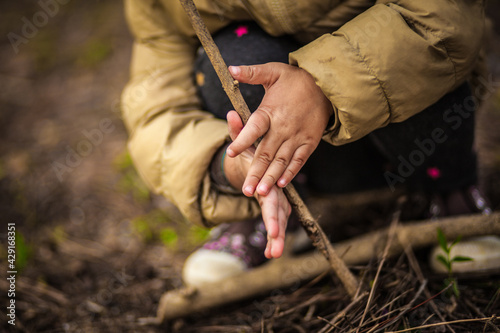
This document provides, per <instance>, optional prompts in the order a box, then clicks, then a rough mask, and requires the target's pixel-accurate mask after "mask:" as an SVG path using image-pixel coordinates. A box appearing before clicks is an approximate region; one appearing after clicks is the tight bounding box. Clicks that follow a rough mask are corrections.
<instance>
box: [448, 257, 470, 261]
mask: <svg viewBox="0 0 500 333" xmlns="http://www.w3.org/2000/svg"><path fill="white" fill-rule="evenodd" d="M451 261H452V262H463V261H474V259H472V258H471V257H464V256H455V257H453V259H451Z"/></svg>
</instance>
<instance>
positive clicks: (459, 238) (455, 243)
mask: <svg viewBox="0 0 500 333" xmlns="http://www.w3.org/2000/svg"><path fill="white" fill-rule="evenodd" d="M461 240H462V235H459V236H458V237H457V239H455V240H454V241H453V243H451V245H450V247H449V248H450V250H451V248H452V247H454V246H455V245H457V243H458V242H460V241H461Z"/></svg>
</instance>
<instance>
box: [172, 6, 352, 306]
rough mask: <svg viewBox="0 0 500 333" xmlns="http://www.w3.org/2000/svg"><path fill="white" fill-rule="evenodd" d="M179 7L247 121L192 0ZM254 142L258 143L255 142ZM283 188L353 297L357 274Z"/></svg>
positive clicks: (241, 102) (298, 200) (247, 115)
mask: <svg viewBox="0 0 500 333" xmlns="http://www.w3.org/2000/svg"><path fill="white" fill-rule="evenodd" d="M180 1H181V4H182V7H183V8H184V10H185V11H186V13H187V15H188V17H189V20H190V22H191V25H192V26H193V29H194V31H195V32H196V34H197V35H198V38H199V40H200V42H201V44H202V45H203V48H204V49H205V52H206V54H207V56H208V58H209V59H210V62H211V63H212V65H213V66H214V68H215V71H216V73H217V76H218V77H219V79H220V81H221V82H222V87H223V88H224V91H225V92H226V94H227V95H228V97H229V100H230V101H231V103H232V104H233V106H234V108H235V110H236V112H238V114H239V115H240V117H241V119H242V121H243V124H246V122H247V121H248V119H249V118H250V114H251V113H250V110H249V109H248V106H247V104H246V103H245V100H244V99H243V96H242V95H241V93H240V90H239V88H238V82H237V81H235V80H234V79H233V77H232V76H231V74H230V73H229V70H228V69H227V66H226V64H225V62H224V60H223V59H222V56H221V54H220V52H219V49H218V48H217V46H216V45H215V43H214V41H213V39H212V36H211V35H210V32H209V31H208V28H207V27H206V25H205V23H204V22H203V20H202V18H201V16H200V14H199V12H198V10H197V9H196V6H195V4H194V2H193V0H180ZM256 144H257V143H256ZM284 192H285V194H286V196H287V198H288V201H289V202H290V204H291V205H292V206H293V208H294V210H295V212H296V213H297V216H298V218H299V220H300V222H301V223H302V226H303V227H304V229H305V230H306V232H307V234H308V235H309V237H310V238H311V239H312V241H313V244H314V246H316V247H317V248H318V249H319V250H320V251H321V252H322V253H323V255H324V256H325V258H326V259H327V260H328V261H329V262H330V265H331V267H332V269H333V271H334V272H335V274H337V276H338V277H339V278H340V280H341V281H342V284H343V285H344V288H345V289H346V291H347V293H348V294H349V295H350V296H351V297H352V298H353V297H354V296H355V294H356V291H357V289H358V280H357V278H356V277H355V276H354V275H353V274H352V273H351V271H349V269H348V268H347V266H346V264H345V263H344V262H343V261H342V259H340V257H339V256H338V254H337V253H336V252H335V250H334V249H333V247H332V245H331V243H330V241H329V240H328V237H327V236H326V235H325V233H324V232H323V229H321V227H320V225H319V224H318V221H316V219H314V217H313V216H312V214H311V212H310V211H309V209H308V208H307V206H306V205H305V203H304V202H303V201H302V199H301V198H300V196H299V194H298V193H297V191H296V190H295V188H294V187H293V185H292V184H289V185H288V186H287V187H286V188H285V189H284Z"/></svg>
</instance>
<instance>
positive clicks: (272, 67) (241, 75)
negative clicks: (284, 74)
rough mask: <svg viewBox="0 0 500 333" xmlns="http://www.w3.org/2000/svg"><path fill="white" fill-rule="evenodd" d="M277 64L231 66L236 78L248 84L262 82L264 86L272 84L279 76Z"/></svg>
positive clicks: (232, 73)
mask: <svg viewBox="0 0 500 333" xmlns="http://www.w3.org/2000/svg"><path fill="white" fill-rule="evenodd" d="M276 67H277V64H275V63H267V64H263V65H253V66H229V72H230V73H231V75H232V76H233V78H234V79H236V80H238V81H240V82H242V83H248V84H260V85H263V86H264V88H266V87H269V86H271V85H272V84H273V83H274V82H276V80H278V78H279V72H278V70H277V68H276Z"/></svg>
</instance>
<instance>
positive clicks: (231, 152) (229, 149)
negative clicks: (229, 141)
mask: <svg viewBox="0 0 500 333" xmlns="http://www.w3.org/2000/svg"><path fill="white" fill-rule="evenodd" d="M226 155H227V156H229V157H234V151H233V150H232V149H231V148H229V147H228V148H227V149H226Z"/></svg>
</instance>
